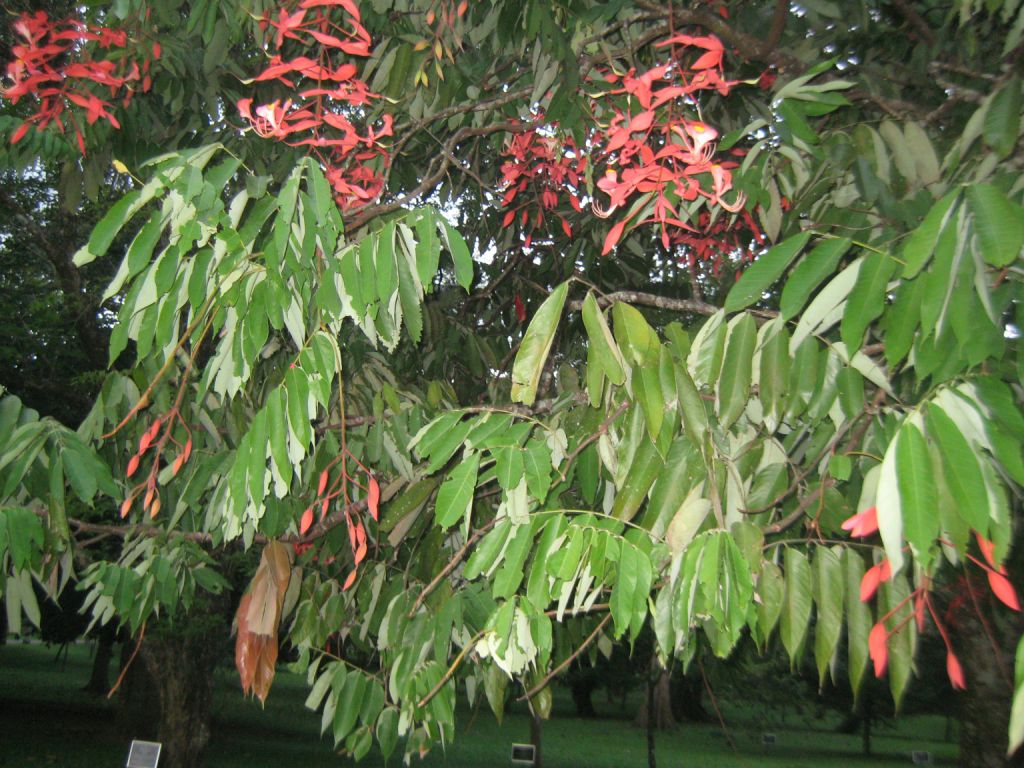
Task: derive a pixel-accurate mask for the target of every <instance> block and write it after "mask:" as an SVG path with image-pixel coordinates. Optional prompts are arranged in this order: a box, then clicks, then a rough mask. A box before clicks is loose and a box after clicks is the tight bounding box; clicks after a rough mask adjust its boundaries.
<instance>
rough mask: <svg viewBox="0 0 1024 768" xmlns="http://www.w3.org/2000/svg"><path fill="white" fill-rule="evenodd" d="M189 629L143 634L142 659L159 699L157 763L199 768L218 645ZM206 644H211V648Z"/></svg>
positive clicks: (164, 766) (165, 766) (206, 739)
mask: <svg viewBox="0 0 1024 768" xmlns="http://www.w3.org/2000/svg"><path fill="white" fill-rule="evenodd" d="M217 645H218V644H216V643H208V642H206V638H204V637H202V636H197V635H195V634H192V633H189V634H179V633H177V632H174V631H169V632H166V633H159V634H157V635H156V636H151V637H147V638H146V641H145V642H144V643H143V644H142V658H143V660H144V661H145V664H146V668H147V669H148V670H149V673H150V675H151V676H152V677H153V679H154V681H155V683H156V690H157V695H158V696H159V700H160V725H159V727H158V729H157V740H158V741H160V742H161V743H162V744H163V752H162V755H163V757H162V759H161V768H200V766H202V765H203V754H204V752H205V751H206V745H207V744H208V743H209V741H210V705H211V702H212V700H213V668H214V664H215V662H216V660H217V657H218V655H219V653H218V652H217V651H219V648H218V647H217ZM211 646H213V647H212V648H211Z"/></svg>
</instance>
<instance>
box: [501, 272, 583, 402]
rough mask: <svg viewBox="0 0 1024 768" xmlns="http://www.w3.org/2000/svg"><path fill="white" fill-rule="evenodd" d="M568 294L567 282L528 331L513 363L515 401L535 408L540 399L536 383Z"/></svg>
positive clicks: (549, 298)
mask: <svg viewBox="0 0 1024 768" xmlns="http://www.w3.org/2000/svg"><path fill="white" fill-rule="evenodd" d="M568 291H569V283H567V282H566V283H562V284H561V285H560V286H558V287H557V288H556V289H555V290H554V291H552V292H551V295H550V296H548V297H547V298H546V299H545V300H544V303H543V304H541V305H540V308H539V309H538V310H537V313H536V314H535V315H534V316H533V320H531V321H530V327H529V328H527V329H526V335H525V336H524V337H523V341H522V343H521V344H520V346H519V352H518V353H517V354H516V359H515V362H514V363H513V364H512V400H513V401H514V402H516V403H523V404H524V405H533V401H534V400H536V399H537V384H538V382H539V381H540V374H541V371H543V370H544V364H545V363H546V362H547V359H548V353H549V352H550V351H551V344H552V342H553V341H554V339H555V331H556V330H557V329H558V321H559V320H560V319H561V316H562V307H563V306H564V305H565V297H566V294H567V293H568Z"/></svg>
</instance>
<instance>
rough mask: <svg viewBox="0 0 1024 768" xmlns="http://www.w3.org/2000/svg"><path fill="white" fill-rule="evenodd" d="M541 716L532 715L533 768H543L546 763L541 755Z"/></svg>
mask: <svg viewBox="0 0 1024 768" xmlns="http://www.w3.org/2000/svg"><path fill="white" fill-rule="evenodd" d="M540 726H541V719H540V715H538V714H534V713H532V712H531V713H530V743H531V744H533V768H542V767H543V765H544V761H543V760H542V759H541V754H540Z"/></svg>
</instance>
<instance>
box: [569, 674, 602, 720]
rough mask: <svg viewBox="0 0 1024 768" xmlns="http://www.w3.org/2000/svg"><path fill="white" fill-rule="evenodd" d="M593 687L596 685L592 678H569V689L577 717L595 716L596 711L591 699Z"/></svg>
mask: <svg viewBox="0 0 1024 768" xmlns="http://www.w3.org/2000/svg"><path fill="white" fill-rule="evenodd" d="M595 687H597V686H596V682H595V681H593V680H590V679H579V678H577V679H571V678H570V680H569V690H570V692H571V693H572V702H573V704H575V705H576V715H577V716H578V717H588V718H589V717H597V711H596V710H595V709H594V701H593V699H592V696H593V694H594V688H595Z"/></svg>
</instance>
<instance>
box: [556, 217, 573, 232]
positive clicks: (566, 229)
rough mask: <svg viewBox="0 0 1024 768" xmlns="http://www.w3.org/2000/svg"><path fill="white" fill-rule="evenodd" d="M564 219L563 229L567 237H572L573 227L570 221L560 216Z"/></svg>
mask: <svg viewBox="0 0 1024 768" xmlns="http://www.w3.org/2000/svg"><path fill="white" fill-rule="evenodd" d="M558 218H559V219H561V221H562V231H563V232H565V236H566V237H572V227H570V226H569V222H568V221H566V220H565V219H564V218H562V217H561V216H559V217H558Z"/></svg>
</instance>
